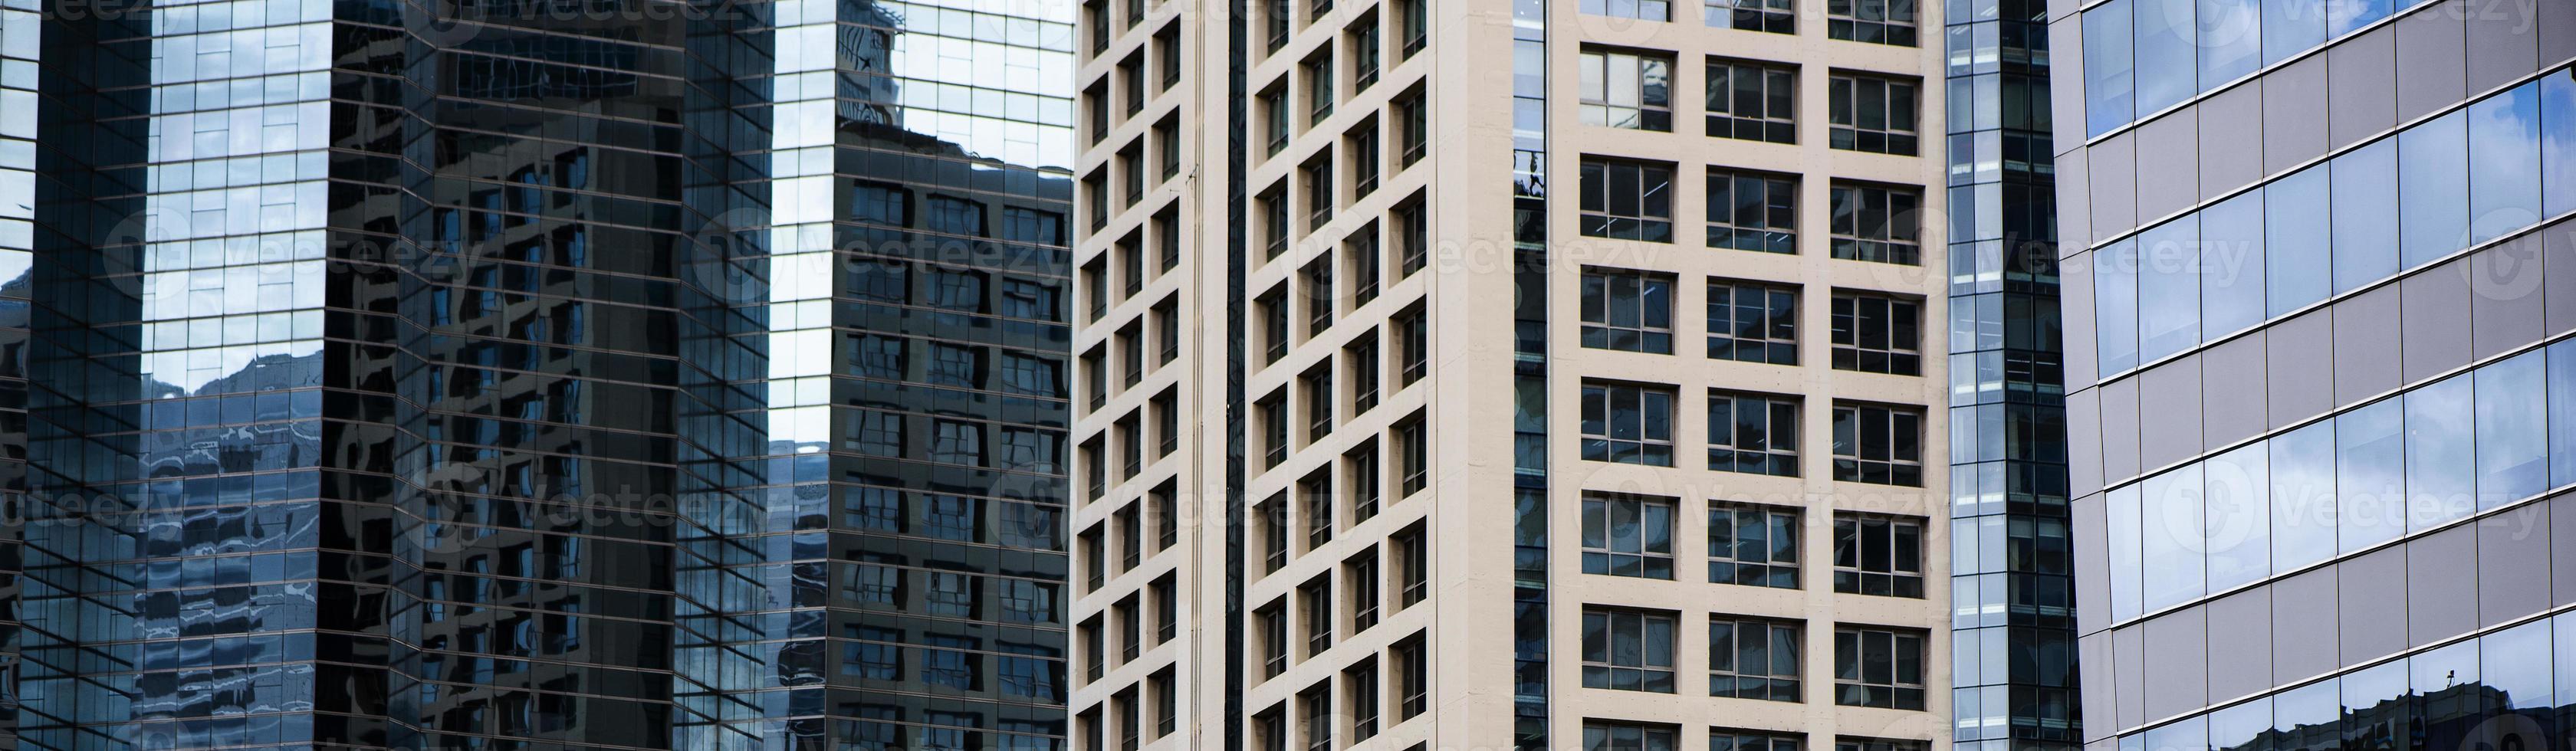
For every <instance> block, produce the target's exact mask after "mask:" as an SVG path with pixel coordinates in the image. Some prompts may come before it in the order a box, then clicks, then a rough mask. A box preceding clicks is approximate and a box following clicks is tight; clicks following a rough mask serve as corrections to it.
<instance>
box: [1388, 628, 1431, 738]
mask: <svg viewBox="0 0 2576 751" xmlns="http://www.w3.org/2000/svg"><path fill="white" fill-rule="evenodd" d="M1394 652H1395V656H1394V657H1392V658H1390V661H1391V662H1394V663H1395V664H1394V665H1393V666H1392V667H1393V668H1394V670H1395V675H1394V676H1393V677H1394V678H1395V696H1396V708H1395V719H1396V721H1397V722H1403V721H1405V720H1410V719H1413V718H1415V717H1419V716H1421V715H1422V713H1423V712H1426V711H1429V710H1430V709H1431V653H1430V652H1429V650H1427V649H1425V648H1424V645H1423V643H1422V635H1421V634H1414V635H1412V636H1409V637H1405V639H1404V640H1403V641H1399V642H1396V643H1395V648H1394Z"/></svg>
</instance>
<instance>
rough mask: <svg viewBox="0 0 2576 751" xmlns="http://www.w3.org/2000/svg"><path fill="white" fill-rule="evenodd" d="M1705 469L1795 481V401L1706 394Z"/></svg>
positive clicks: (1774, 397)
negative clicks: (1706, 456) (1785, 478)
mask: <svg viewBox="0 0 2576 751" xmlns="http://www.w3.org/2000/svg"><path fill="white" fill-rule="evenodd" d="M1708 468H1709V469H1711V470H1715V471H1719V472H1744V473H1748V474H1756V475H1771V476H1773V477H1797V476H1798V398H1797V397H1794V396H1780V395H1776V394H1752V393H1742V392H1729V391H1710V392H1708Z"/></svg>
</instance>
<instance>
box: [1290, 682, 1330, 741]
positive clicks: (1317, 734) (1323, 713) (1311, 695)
mask: <svg viewBox="0 0 2576 751" xmlns="http://www.w3.org/2000/svg"><path fill="white" fill-rule="evenodd" d="M1297 703H1298V704H1299V705H1300V706H1302V707H1304V709H1305V725H1306V727H1305V729H1304V731H1303V732H1304V733H1305V734H1306V751H1333V682H1332V681H1330V680H1325V681H1323V682H1320V683H1317V684H1315V686H1314V687H1313V688H1309V689H1306V690H1305V692H1304V693H1300V694H1298V695H1297Z"/></svg>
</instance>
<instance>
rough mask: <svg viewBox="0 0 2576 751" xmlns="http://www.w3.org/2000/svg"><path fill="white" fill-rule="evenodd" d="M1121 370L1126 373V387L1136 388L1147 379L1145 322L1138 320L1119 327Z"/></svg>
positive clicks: (1119, 360)
mask: <svg viewBox="0 0 2576 751" xmlns="http://www.w3.org/2000/svg"><path fill="white" fill-rule="evenodd" d="M1116 338H1117V339H1118V362H1119V365H1120V368H1119V370H1120V371H1122V372H1123V373H1124V374H1125V378H1124V379H1123V380H1124V381H1125V384H1126V385H1125V387H1126V388H1135V386H1136V384H1138V383H1142V382H1144V380H1145V341H1144V340H1145V324H1144V322H1143V321H1136V322H1132V323H1129V324H1127V325H1125V326H1121V327H1119V329H1118V334H1117V337H1116Z"/></svg>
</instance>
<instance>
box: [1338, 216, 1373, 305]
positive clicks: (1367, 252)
mask: <svg viewBox="0 0 2576 751" xmlns="http://www.w3.org/2000/svg"><path fill="white" fill-rule="evenodd" d="M1378 260H1379V259H1378V254H1377V224H1376V223H1374V222H1372V223H1370V224H1369V225H1368V226H1366V227H1361V228H1359V229H1357V230H1353V231H1352V232H1351V236H1350V237H1349V238H1347V239H1345V240H1343V241H1342V263H1343V264H1345V265H1348V266H1349V267H1350V277H1351V307H1354V308H1357V307H1359V306H1362V305H1367V304H1368V303H1369V301H1370V300H1375V299H1377V292H1378V277H1379V274H1378Z"/></svg>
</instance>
